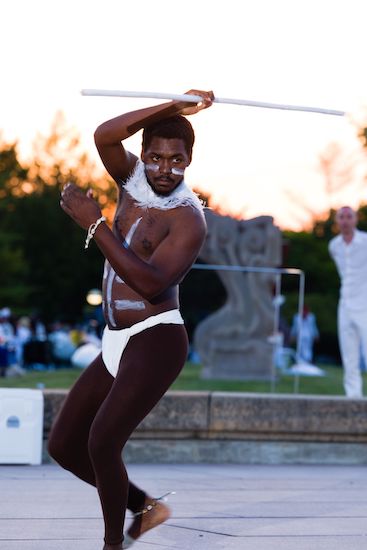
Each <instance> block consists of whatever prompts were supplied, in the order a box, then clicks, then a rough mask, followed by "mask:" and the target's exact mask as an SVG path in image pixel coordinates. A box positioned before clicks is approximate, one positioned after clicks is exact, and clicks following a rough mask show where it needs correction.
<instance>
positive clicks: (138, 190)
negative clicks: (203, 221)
mask: <svg viewBox="0 0 367 550" xmlns="http://www.w3.org/2000/svg"><path fill="white" fill-rule="evenodd" d="M123 189H125V190H126V191H127V192H128V193H129V195H130V196H131V197H132V198H133V199H134V200H135V205H136V206H140V207H141V208H159V209H160V210H169V209H171V208H178V207H179V206H191V207H193V208H197V209H198V210H200V211H203V208H204V206H203V203H202V201H201V200H200V199H199V197H198V196H197V194H196V193H194V191H192V189H190V187H188V186H187V185H186V183H185V182H184V181H182V182H181V183H180V185H179V186H178V187H176V189H175V190H174V191H172V193H171V194H170V195H167V196H162V195H157V194H156V193H154V191H153V189H152V188H151V186H150V185H149V183H148V181H147V177H146V175H145V167H144V163H143V162H142V161H141V160H140V159H138V160H137V162H136V165H135V168H134V170H133V172H132V174H131V176H130V177H129V178H128V179H127V180H126V183H125V184H124V186H123Z"/></svg>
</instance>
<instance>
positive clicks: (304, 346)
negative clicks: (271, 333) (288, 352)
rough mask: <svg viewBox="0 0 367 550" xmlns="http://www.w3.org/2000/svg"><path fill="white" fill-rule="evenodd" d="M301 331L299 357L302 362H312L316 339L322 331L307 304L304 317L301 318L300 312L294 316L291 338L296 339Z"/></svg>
mask: <svg viewBox="0 0 367 550" xmlns="http://www.w3.org/2000/svg"><path fill="white" fill-rule="evenodd" d="M299 333H300V336H299V338H300V342H299V359H300V360H301V361H302V362H303V361H305V362H306V363H312V359H313V346H314V343H315V340H318V339H319V337H320V333H319V329H318V328H317V323H316V317H315V315H314V313H312V312H311V311H310V310H309V308H308V307H307V306H306V305H305V307H304V308H303V315H302V318H300V316H299V314H298V313H296V315H294V316H293V322H292V327H291V331H290V337H291V340H294V341H296V340H297V336H298V334H299Z"/></svg>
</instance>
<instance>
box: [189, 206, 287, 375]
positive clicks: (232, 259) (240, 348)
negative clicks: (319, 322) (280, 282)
mask: <svg viewBox="0 0 367 550" xmlns="http://www.w3.org/2000/svg"><path fill="white" fill-rule="evenodd" d="M205 217H206V220H207V225H208V234H207V238H206V241H205V243H204V245H203V247H202V250H201V252H200V256H199V259H200V260H202V261H204V262H205V263H207V264H220V265H237V266H244V267H245V266H246V267H277V266H279V265H280V264H281V255H282V238H281V233H280V230H279V229H278V228H277V227H276V226H275V225H274V223H273V218H272V217H270V216H259V217H257V218H253V219H250V220H237V219H234V218H231V217H229V216H221V215H219V214H216V213H215V212H213V211H212V210H209V209H207V210H206V212H205ZM217 274H218V277H219V278H220V280H221V281H222V283H223V285H224V287H225V289H226V292H227V300H226V302H225V304H224V305H223V306H222V307H221V308H220V309H219V310H218V311H216V312H215V313H213V314H211V315H209V317H207V318H206V319H204V320H203V321H202V322H201V323H200V324H199V325H198V326H197V328H196V330H195V333H194V347H195V349H196V351H197V352H198V354H199V356H200V360H201V363H202V365H203V371H202V376H203V377H204V378H221V379H237V380H241V379H242V380H249V379H257V380H261V379H263V380H264V379H266V380H268V379H270V378H271V375H272V358H273V351H274V350H273V345H272V344H271V343H270V342H269V337H270V336H271V335H272V334H273V331H274V305H273V297H274V296H273V294H274V281H275V276H274V274H269V273H254V272H233V271H222V270H217Z"/></svg>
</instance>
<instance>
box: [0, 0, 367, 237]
mask: <svg viewBox="0 0 367 550" xmlns="http://www.w3.org/2000/svg"><path fill="white" fill-rule="evenodd" d="M366 15H367V6H366V2H365V0H334V1H331V0H308V1H307V2H306V1H301V0H278V1H277V2H274V1H272V0H256V2H255V1H247V0H242V1H239V0H238V1H237V0H226V2H216V3H212V2H211V3H208V2H203V1H202V0H185V1H181V2H176V1H172V0H155V1H151V0H134V1H132V2H130V3H128V2H127V1H124V2H123V1H122V0H104V1H103V2H101V1H98V2H97V1H96V0H88V1H86V0H78V1H75V0H73V1H70V0H63V1H62V2H61V1H58V0H54V1H52V2H50V1H46V0H12V1H11V2H6V3H5V4H4V5H3V7H2V30H1V35H0V45H1V51H2V54H3V55H2V84H1V89H0V97H1V102H0V131H1V132H2V136H3V139H5V140H7V141H10V140H15V139H16V140H18V142H19V152H20V154H21V155H22V157H23V158H27V156H28V155H30V152H31V143H32V141H33V140H34V139H35V138H36V136H37V134H38V133H42V134H46V135H47V134H48V133H49V131H50V126H51V122H52V120H53V118H54V116H55V114H56V112H57V111H60V110H62V111H63V112H64V114H65V117H66V120H67V123H68V124H69V125H70V126H72V127H75V128H76V129H77V130H78V132H79V133H80V135H81V137H82V141H83V144H84V146H85V149H86V150H87V151H88V152H89V153H90V156H91V157H93V158H96V159H97V156H96V152H95V149H94V144H93V132H94V129H95V128H96V126H97V125H98V124H100V123H101V122H102V121H104V120H106V119H108V118H111V117H113V116H117V115H118V114H121V113H123V112H125V111H129V110H133V109H135V108H140V107H143V106H147V105H150V104H153V103H154V102H153V101H152V100H142V99H140V100H139V99H120V98H98V97H97V98H91V97H82V96H81V95H80V90H81V89H82V88H105V89H108V88H109V89H125V90H145V91H157V92H173V93H182V92H184V91H186V90H188V89H190V88H201V89H212V90H213V91H214V93H215V94H216V95H217V96H218V97H233V98H243V99H252V100H259V101H270V102H279V103H289V104H303V105H315V106H319V107H328V108H334V109H340V110H345V111H347V112H348V116H346V117H332V116H322V115H317V114H307V113H294V112H285V111H275V110H262V109H254V108H248V107H240V106H229V105H214V106H213V107H212V108H211V109H208V110H207V111H204V112H202V113H200V114H199V115H197V116H196V117H195V116H193V117H190V121H191V122H192V124H193V126H194V129H195V132H196V139H197V143H196V148H195V151H194V158H193V163H192V165H191V167H190V168H189V170H188V172H187V177H186V179H187V182H188V183H189V184H190V185H191V186H193V187H196V188H200V189H202V190H203V191H205V192H208V193H210V194H211V195H212V198H213V201H214V203H218V204H220V205H221V206H222V208H223V209H226V210H227V211H228V212H232V213H235V214H237V215H239V214H241V215H243V216H244V217H253V216H256V215H259V214H269V215H272V216H274V218H275V221H276V222H277V223H278V224H279V225H280V226H281V227H282V228H285V227H287V228H294V229H297V228H300V227H302V225H304V224H306V223H307V222H308V221H309V219H310V212H314V213H321V212H323V211H324V210H325V209H327V208H328V207H329V206H334V207H335V206H340V205H342V204H344V203H349V204H351V205H352V206H358V204H359V203H360V202H363V201H364V202H367V190H366V186H365V185H363V184H364V174H365V173H366V174H367V162H366V159H365V158H364V155H363V152H362V151H361V147H360V143H359V141H358V139H357V123H363V122H365V119H364V116H365V110H366V111H367V109H366V108H367V72H366V70H365V66H366V60H365V58H366V54H365V43H366ZM332 143H338V144H339V145H340V151H341V155H340V160H339V162H340V166H343V163H344V160H345V162H350V159H353V162H352V166H351V170H350V184H348V185H346V186H345V187H344V188H343V189H342V190H341V191H340V192H338V193H335V194H334V195H332V196H327V194H326V193H325V178H324V177H323V176H322V174H321V172H320V169H319V157H320V155H321V154H323V153H324V152H325V150H326V149H327V148H328V147H329V146H330V144H332ZM128 148H130V149H131V150H133V151H134V152H135V153H137V154H139V152H140V135H139V136H136V137H134V138H131V139H130V140H129V143H128ZM99 165H100V163H99ZM348 176H349V173H348Z"/></svg>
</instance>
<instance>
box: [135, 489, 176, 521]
mask: <svg viewBox="0 0 367 550" xmlns="http://www.w3.org/2000/svg"><path fill="white" fill-rule="evenodd" d="M175 494H176V491H170V492H169V493H165V494H164V495H162V496H161V497H158V498H153V500H152V504H148V506H146V507H145V508H143V509H142V510H140V512H135V514H133V517H136V516H142V515H143V514H147V513H148V512H151V511H152V510H153V508H155V506H157V504H158V502H159V501H160V500H164V501H166V500H167V497H168V496H169V495H175Z"/></svg>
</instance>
